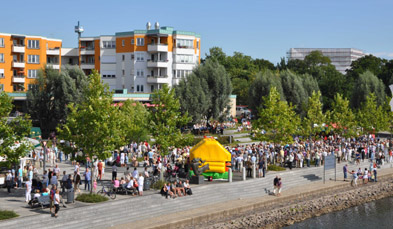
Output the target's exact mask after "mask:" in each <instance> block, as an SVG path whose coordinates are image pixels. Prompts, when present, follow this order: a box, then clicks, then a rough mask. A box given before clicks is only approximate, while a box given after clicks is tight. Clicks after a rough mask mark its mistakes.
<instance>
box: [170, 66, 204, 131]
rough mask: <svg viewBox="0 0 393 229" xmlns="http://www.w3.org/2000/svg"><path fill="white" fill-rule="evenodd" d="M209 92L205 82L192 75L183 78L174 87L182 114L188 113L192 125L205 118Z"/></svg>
mask: <svg viewBox="0 0 393 229" xmlns="http://www.w3.org/2000/svg"><path fill="white" fill-rule="evenodd" d="M209 92H210V91H209V89H208V85H207V82H206V81H205V80H204V79H202V78H199V77H198V76H196V75H195V74H194V73H192V74H190V75H189V76H187V78H183V79H182V80H181V81H180V82H179V85H177V86H176V87H175V93H176V97H177V98H179V101H180V105H181V111H182V114H185V113H188V114H189V115H190V116H191V117H192V121H193V123H197V122H199V121H200V120H201V119H203V118H205V117H206V115H207V112H208V110H209V107H210V106H211V100H210V94H209Z"/></svg>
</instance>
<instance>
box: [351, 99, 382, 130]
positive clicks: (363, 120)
mask: <svg viewBox="0 0 393 229" xmlns="http://www.w3.org/2000/svg"><path fill="white" fill-rule="evenodd" d="M357 120H358V124H359V126H360V127H361V128H362V129H363V131H362V132H363V133H364V134H369V133H376V132H378V131H380V130H388V129H389V119H388V115H387V113H386V109H384V106H383V105H378V102H377V97H376V96H375V94H374V93H370V94H369V95H368V96H367V98H366V101H365V102H364V103H363V104H362V106H361V109H359V110H358V112H357Z"/></svg>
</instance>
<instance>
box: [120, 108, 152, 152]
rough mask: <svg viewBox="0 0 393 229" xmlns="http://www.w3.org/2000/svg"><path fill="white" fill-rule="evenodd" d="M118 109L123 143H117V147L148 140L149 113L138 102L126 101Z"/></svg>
mask: <svg viewBox="0 0 393 229" xmlns="http://www.w3.org/2000/svg"><path fill="white" fill-rule="evenodd" d="M119 109H120V114H119V115H120V120H121V121H122V122H121V124H120V125H121V129H122V130H123V134H122V135H121V137H122V138H123V142H119V145H118V147H120V146H123V145H127V144H129V143H130V141H136V142H140V141H146V140H148V139H149V137H148V134H149V131H148V121H149V120H148V116H149V112H148V111H147V110H146V108H145V107H144V106H143V105H142V104H141V103H139V102H135V101H132V100H126V101H125V102H123V105H122V106H121V107H120V108H119Z"/></svg>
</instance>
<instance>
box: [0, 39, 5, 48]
mask: <svg viewBox="0 0 393 229" xmlns="http://www.w3.org/2000/svg"><path fill="white" fill-rule="evenodd" d="M0 47H4V38H0Z"/></svg>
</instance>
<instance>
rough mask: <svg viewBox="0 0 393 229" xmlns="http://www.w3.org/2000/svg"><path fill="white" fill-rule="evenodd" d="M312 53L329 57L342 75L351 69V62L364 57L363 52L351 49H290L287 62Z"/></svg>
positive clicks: (301, 58) (300, 58) (302, 58)
mask: <svg viewBox="0 0 393 229" xmlns="http://www.w3.org/2000/svg"><path fill="white" fill-rule="evenodd" d="M312 51H320V52H322V54H323V55H324V56H327V57H329V58H330V60H331V63H332V65H334V66H335V67H336V70H337V71H339V72H341V73H342V74H345V73H346V70H347V69H349V68H351V64H352V62H353V61H355V60H357V59H359V58H361V57H363V56H365V55H366V54H365V53H363V51H361V50H358V49H353V48H291V49H290V50H289V51H288V53H287V54H288V60H292V59H297V60H304V58H305V57H306V56H307V55H308V54H310V53H311V52H312Z"/></svg>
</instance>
